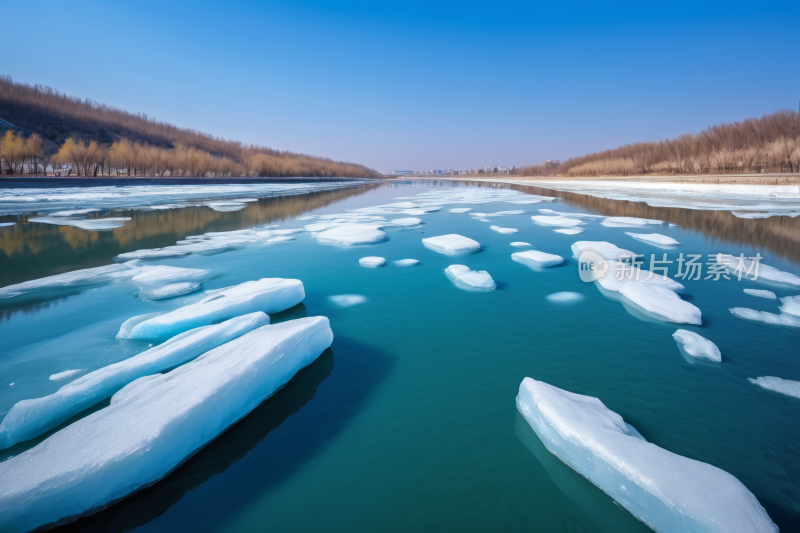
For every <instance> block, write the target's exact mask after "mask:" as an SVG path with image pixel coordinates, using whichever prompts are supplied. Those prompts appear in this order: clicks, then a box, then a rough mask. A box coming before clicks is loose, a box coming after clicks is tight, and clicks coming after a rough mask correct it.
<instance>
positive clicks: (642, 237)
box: [625, 231, 681, 249]
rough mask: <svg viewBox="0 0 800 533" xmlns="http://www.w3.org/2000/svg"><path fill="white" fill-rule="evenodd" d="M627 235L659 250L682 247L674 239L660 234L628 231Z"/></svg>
mask: <svg viewBox="0 0 800 533" xmlns="http://www.w3.org/2000/svg"><path fill="white" fill-rule="evenodd" d="M625 235H630V236H631V237H633V238H634V239H636V240H637V241H642V242H646V243H647V244H652V245H653V246H658V247H659V248H665V249H672V248H674V247H675V246H680V244H681V243H679V242H678V241H676V240H675V239H673V238H672V237H667V236H666V235H661V234H659V233H631V232H630V231H626V232H625Z"/></svg>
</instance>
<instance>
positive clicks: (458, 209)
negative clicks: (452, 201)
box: [450, 207, 472, 214]
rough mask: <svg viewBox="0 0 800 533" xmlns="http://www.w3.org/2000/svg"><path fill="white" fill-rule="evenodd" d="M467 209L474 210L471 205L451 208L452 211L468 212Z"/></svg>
mask: <svg viewBox="0 0 800 533" xmlns="http://www.w3.org/2000/svg"><path fill="white" fill-rule="evenodd" d="M467 211H472V208H471V207H454V208H453V209H451V210H450V212H451V213H459V214H460V213H466V212H467Z"/></svg>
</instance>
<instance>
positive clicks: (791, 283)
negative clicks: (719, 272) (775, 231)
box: [714, 254, 800, 289]
mask: <svg viewBox="0 0 800 533" xmlns="http://www.w3.org/2000/svg"><path fill="white" fill-rule="evenodd" d="M714 260H715V261H716V262H717V263H719V264H721V265H723V266H725V267H726V268H727V269H728V270H729V271H730V272H731V273H733V274H734V275H736V276H737V278H738V276H739V272H737V269H739V271H740V272H741V273H742V279H749V280H751V281H757V282H760V283H765V284H767V285H774V286H778V287H788V288H793V289H796V288H800V276H797V275H795V274H792V273H791V272H784V271H783V270H778V269H777V268H774V267H771V266H769V265H765V264H764V263H761V262H759V263H758V264H757V265H756V264H754V262H753V261H751V260H749V259H743V260H741V261H740V258H739V257H736V256H731V255H728V254H717V255H716V256H715V257H714ZM740 262H741V266H740V264H739V263H740ZM748 272H749V273H750V274H749V275H748Z"/></svg>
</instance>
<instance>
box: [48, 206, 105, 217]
mask: <svg viewBox="0 0 800 533" xmlns="http://www.w3.org/2000/svg"><path fill="white" fill-rule="evenodd" d="M96 211H100V209H98V208H96V207H91V208H89V209H70V210H67V211H57V212H55V213H50V214H49V215H47V216H49V217H74V216H78V215H87V214H89V213H94V212H96Z"/></svg>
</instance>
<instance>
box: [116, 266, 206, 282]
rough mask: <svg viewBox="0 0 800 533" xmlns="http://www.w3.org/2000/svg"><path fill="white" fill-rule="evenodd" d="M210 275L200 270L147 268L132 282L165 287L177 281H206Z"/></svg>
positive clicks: (168, 267) (169, 267) (161, 267)
mask: <svg viewBox="0 0 800 533" xmlns="http://www.w3.org/2000/svg"><path fill="white" fill-rule="evenodd" d="M210 275H211V273H210V272H209V271H208V270H203V269H200V268H180V267H173V266H167V265H158V266H153V267H149V268H147V269H146V270H144V271H143V272H142V273H140V274H136V275H135V276H133V278H132V280H133V281H134V282H135V283H138V284H139V285H144V286H152V285H165V284H169V283H175V282H177V281H197V280H202V279H207V278H208V277H209V276H210Z"/></svg>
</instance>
